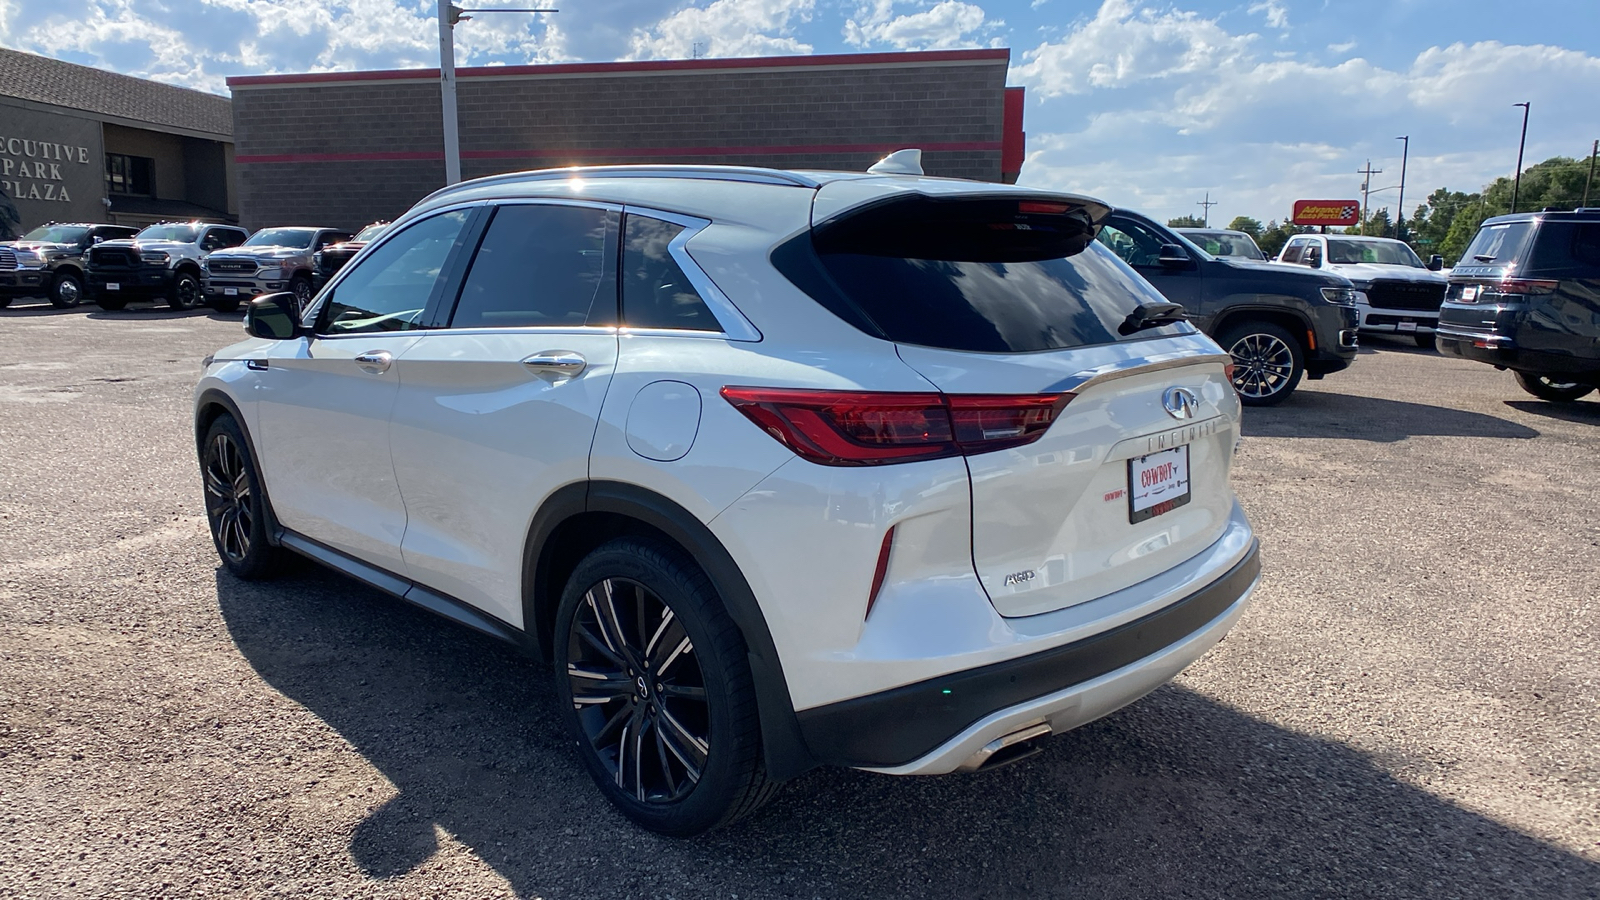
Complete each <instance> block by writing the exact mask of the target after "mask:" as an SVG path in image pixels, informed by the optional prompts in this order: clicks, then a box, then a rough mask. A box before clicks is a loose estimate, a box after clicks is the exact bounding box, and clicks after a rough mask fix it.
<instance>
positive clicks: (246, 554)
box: [200, 415, 279, 579]
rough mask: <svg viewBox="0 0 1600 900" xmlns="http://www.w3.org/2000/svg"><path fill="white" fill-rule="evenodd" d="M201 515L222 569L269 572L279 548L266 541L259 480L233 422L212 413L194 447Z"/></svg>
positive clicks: (253, 575)
mask: <svg viewBox="0 0 1600 900" xmlns="http://www.w3.org/2000/svg"><path fill="white" fill-rule="evenodd" d="M200 472H201V475H202V477H203V479H204V485H205V501H206V519H207V521H208V522H209V523H210V525H211V539H212V541H213V543H215V544H216V547H217V554H218V555H219V556H221V557H222V563H223V565H225V566H227V568H228V571H230V572H232V573H233V574H235V575H237V576H239V577H240V578H244V579H257V578H264V577H267V576H269V575H272V574H275V572H276V570H277V568H278V562H279V551H278V548H276V547H273V546H272V545H271V544H270V543H269V541H268V528H267V515H266V500H265V498H264V497H263V496H262V495H261V480H260V478H258V477H257V476H256V471H255V463H254V461H253V460H252V459H251V457H250V451H249V449H248V447H247V445H246V444H245V438H244V434H243V432H242V431H240V429H239V425H238V423H237V422H235V421H234V420H233V417H231V416H228V415H222V416H218V417H217V420H216V421H215V422H212V423H211V427H210V428H209V429H208V430H207V431H206V437H205V445H204V446H203V447H202V448H201V451H200Z"/></svg>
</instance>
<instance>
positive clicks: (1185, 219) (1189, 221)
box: [1167, 216, 1206, 228]
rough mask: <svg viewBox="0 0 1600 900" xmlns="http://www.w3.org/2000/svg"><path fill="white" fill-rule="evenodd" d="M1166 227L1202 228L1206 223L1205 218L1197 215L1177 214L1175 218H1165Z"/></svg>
mask: <svg viewBox="0 0 1600 900" xmlns="http://www.w3.org/2000/svg"><path fill="white" fill-rule="evenodd" d="M1167 227H1168V228H1204V227H1206V223H1205V220H1204V219H1202V218H1200V217H1199V216H1179V217H1177V218H1176V219H1168V220H1167Z"/></svg>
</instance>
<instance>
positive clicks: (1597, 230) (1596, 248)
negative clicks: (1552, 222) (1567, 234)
mask: <svg viewBox="0 0 1600 900" xmlns="http://www.w3.org/2000/svg"><path fill="white" fill-rule="evenodd" d="M1573 231H1575V232H1576V234H1574V235H1573V236H1572V258H1573V259H1575V260H1577V261H1578V262H1579V263H1581V264H1583V265H1584V266H1587V267H1588V268H1590V269H1600V222H1591V223H1585V224H1580V225H1579V226H1578V227H1577V228H1575V229H1573Z"/></svg>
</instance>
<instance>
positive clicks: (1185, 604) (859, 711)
mask: <svg viewBox="0 0 1600 900" xmlns="http://www.w3.org/2000/svg"><path fill="white" fill-rule="evenodd" d="M1260 572H1261V558H1260V554H1259V547H1258V545H1252V546H1251V548H1250V552H1249V553H1248V554H1247V555H1246V556H1245V558H1244V559H1242V560H1240V561H1239V562H1238V564H1236V565H1235V566H1234V567H1233V568H1232V569H1230V570H1229V571H1228V572H1227V574H1225V575H1223V576H1222V577H1221V578H1218V579H1217V580H1216V581H1213V582H1212V583H1211V584H1209V585H1207V586H1206V587H1204V588H1202V589H1201V590H1199V591H1197V592H1195V593H1193V594H1190V595H1189V596H1187V597H1185V598H1183V599H1182V600H1179V601H1177V602H1176V603H1172V604H1170V605H1169V606H1167V607H1166V608H1164V609H1161V610H1159V611H1157V612H1154V613H1151V614H1150V615H1148V616H1145V617H1143V618H1140V619H1135V620H1133V621H1132V622H1128V623H1126V624H1123V625H1119V626H1117V627H1116V628H1112V629H1110V630H1109V631H1104V632H1101V633H1100V634H1097V635H1094V636H1093V637H1088V638H1084V639H1083V640H1081V641H1076V642H1074V643H1071V644H1064V645H1062V646H1060V647H1054V648H1051V649H1049V650H1045V651H1043V652H1040V653H1035V654H1033V655H1031V656H1024V657H1021V658H1019V659H1013V660H1008V661H1006V662H1003V663H995V664H994V665H990V666H983V667H981V668H977V669H968V670H966V671H964V672H955V673H952V674H950V675H945V676H942V677H939V678H934V679H930V680H928V681H921V682H918V683H916V684H908V685H905V686H904V687H898V688H894V689H892V690H887V691H883V692H881V693H877V694H870V695H868V696H865V697H855V698H852V699H849V700H842V701H840V702H838V703H832V704H829V705H827V706H819V707H814V708H812V709H807V710H802V711H801V712H800V713H799V719H800V730H801V733H802V734H803V735H804V736H805V741H806V744H807V745H808V746H809V747H810V749H811V752H812V754H813V755H814V756H815V757H816V758H817V759H818V760H820V761H822V762H824V763H831V764H834V765H841V766H861V767H873V768H885V767H891V766H900V765H905V764H906V763H909V762H912V761H913V760H916V759H919V758H921V757H923V756H925V755H927V754H928V753H931V752H933V751H934V750H935V749H937V748H938V747H939V746H940V745H941V744H943V743H944V742H945V741H947V740H949V739H950V738H952V737H954V736H955V735H957V734H959V733H960V732H961V731H963V730H964V729H966V728H967V727H968V726H970V725H972V724H973V723H974V722H977V721H978V720H979V719H982V718H983V717H985V716H987V715H990V714H991V713H994V712H997V711H999V710H1002V709H1006V708H1008V707H1011V706H1015V705H1017V704H1019V703H1026V702H1027V701H1029V700H1033V699H1035V698H1038V697H1043V696H1045V695H1046V694H1051V693H1054V692H1056V691H1060V690H1065V689H1066V688H1070V687H1072V686H1074V685H1078V684H1082V683H1084V682H1086V681H1090V680H1092V679H1095V678H1098V677H1100V676H1102V675H1105V674H1107V673H1109V672H1114V671H1116V670H1117V669H1120V668H1122V667H1123V666H1126V665H1129V664H1132V663H1135V662H1138V661H1139V660H1141V659H1144V658H1145V657H1147V656H1151V655H1152V654H1155V653H1159V652H1160V651H1162V650H1164V649H1166V648H1167V647H1170V646H1172V645H1173V644H1176V643H1178V642H1179V641H1182V640H1183V639H1184V638H1187V637H1188V636H1190V635H1192V634H1194V633H1195V632H1197V631H1200V630H1201V629H1203V628H1204V627H1205V626H1206V625H1208V624H1210V623H1211V622H1213V621H1215V620H1216V619H1217V617H1218V616H1221V615H1222V614H1223V613H1224V612H1226V611H1227V609H1228V608H1229V607H1231V606H1233V604H1234V603H1236V602H1237V601H1238V600H1239V598H1240V597H1242V596H1244V594H1245V592H1246V591H1248V590H1249V589H1250V585H1252V584H1254V583H1255V580H1256V576H1257V575H1259V574H1260Z"/></svg>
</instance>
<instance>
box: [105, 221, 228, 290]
mask: <svg viewBox="0 0 1600 900" xmlns="http://www.w3.org/2000/svg"><path fill="white" fill-rule="evenodd" d="M244 239H245V230H244V229H243V228H237V227H235V226H232V225H212V224H209V223H207V222H163V223H161V224H159V225H151V226H150V227H148V228H146V229H144V230H143V231H141V232H139V233H138V234H137V235H135V236H134V237H133V239H132V240H125V241H105V242H104V243H101V244H97V245H95V246H94V247H92V248H90V250H89V266H88V270H87V273H86V274H87V276H88V281H87V283H86V285H85V286H86V287H87V288H88V291H89V296H90V297H91V298H93V299H94V302H95V303H96V304H97V305H99V307H100V308H101V309H122V308H123V307H125V306H127V305H128V303H129V302H130V301H133V300H154V299H156V298H158V297H160V298H165V299H166V301H167V305H168V306H171V307H172V308H173V309H193V308H195V307H196V306H199V305H200V304H201V302H202V301H203V300H204V299H205V289H204V287H203V282H202V278H203V277H204V276H203V273H202V271H201V269H200V261H201V260H202V259H204V258H205V256H206V254H208V253H211V252H213V251H216V250H221V249H222V248H224V247H233V246H236V245H238V244H241V243H243V242H244Z"/></svg>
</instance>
